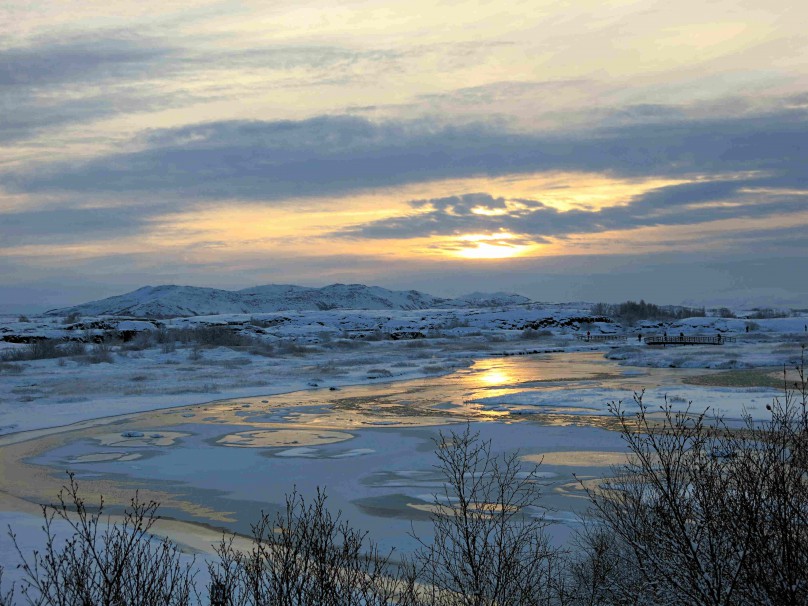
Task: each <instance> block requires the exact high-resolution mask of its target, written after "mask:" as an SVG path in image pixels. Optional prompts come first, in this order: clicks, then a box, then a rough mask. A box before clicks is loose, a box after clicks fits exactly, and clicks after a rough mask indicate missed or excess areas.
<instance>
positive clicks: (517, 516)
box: [414, 425, 557, 606]
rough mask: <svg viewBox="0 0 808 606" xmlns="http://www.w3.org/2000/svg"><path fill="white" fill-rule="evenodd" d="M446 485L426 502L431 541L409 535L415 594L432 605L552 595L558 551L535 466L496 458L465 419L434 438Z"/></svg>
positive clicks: (473, 605) (514, 457)
mask: <svg viewBox="0 0 808 606" xmlns="http://www.w3.org/2000/svg"><path fill="white" fill-rule="evenodd" d="M436 447H437V448H436V454H437V457H438V464H437V466H436V467H437V469H438V470H439V471H440V472H441V473H442V475H443V477H444V480H445V485H444V490H443V493H442V494H439V495H435V500H434V503H433V506H434V513H433V515H432V523H433V525H434V530H435V537H434V540H427V539H421V538H419V537H415V538H416V539H417V540H418V541H419V543H420V548H419V550H418V552H417V554H416V556H415V559H414V565H415V566H416V570H417V578H418V580H419V582H420V583H422V594H421V599H422V600H424V601H425V603H428V604H434V605H436V606H444V605H445V606H455V605H462V606H484V605H493V604H496V605H498V606H517V605H519V606H530V605H534V604H548V603H550V602H551V600H552V599H553V598H552V596H553V595H554V590H553V587H554V579H555V578H556V576H557V570H556V566H557V557H556V555H555V553H554V552H553V550H552V549H551V547H550V545H549V541H548V538H547V535H546V533H545V526H546V523H545V521H544V518H543V517H542V516H540V517H534V516H533V514H534V512H533V511H532V508H533V507H534V506H535V505H536V504H537V502H538V500H539V497H540V492H539V487H538V483H537V476H536V469H535V468H534V469H532V470H530V471H528V472H526V473H523V472H522V466H521V464H520V460H519V456H518V453H512V454H509V455H503V456H502V457H495V456H493V455H492V454H491V442H490V441H481V440H480V437H479V434H478V433H474V432H472V431H471V427H470V426H468V425H467V426H466V428H465V430H464V431H462V432H460V433H456V432H454V431H452V432H450V433H448V434H444V433H443V432H441V434H440V438H439V439H438V440H437V441H436Z"/></svg>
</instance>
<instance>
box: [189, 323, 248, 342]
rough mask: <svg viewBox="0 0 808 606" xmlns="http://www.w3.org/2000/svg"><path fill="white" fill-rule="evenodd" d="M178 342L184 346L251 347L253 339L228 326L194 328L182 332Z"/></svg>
mask: <svg viewBox="0 0 808 606" xmlns="http://www.w3.org/2000/svg"><path fill="white" fill-rule="evenodd" d="M180 340H181V341H182V342H183V343H185V344H196V345H200V346H203V347H241V346H244V345H252V343H253V339H252V338H250V337H248V336H245V335H242V334H241V333H239V332H237V331H236V330H233V329H232V328H230V327H228V326H196V327H194V328H187V329H185V330H183V331H182V335H181V338H180Z"/></svg>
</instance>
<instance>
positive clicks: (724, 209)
mask: <svg viewBox="0 0 808 606" xmlns="http://www.w3.org/2000/svg"><path fill="white" fill-rule="evenodd" d="M787 181H788V183H789V184H790V183H791V181H792V180H790V179H789V180H787ZM782 183H783V179H782V178H760V179H739V180H731V181H713V182H704V183H700V182H699V183H687V184H683V185H672V186H669V187H662V188H659V189H655V190H652V191H650V192H647V193H645V194H643V195H641V196H636V197H634V198H633V199H631V200H629V201H628V203H627V204H625V205H623V206H614V207H608V208H604V209H602V210H597V211H596V210H578V209H574V210H569V211H564V212H562V211H559V210H557V209H555V208H552V207H549V206H546V205H544V204H542V203H541V202H537V201H535V200H516V201H515V202H517V203H518V207H517V208H516V209H513V210H511V211H509V212H508V213H507V214H480V213H476V212H473V209H475V208H483V209H488V210H497V209H501V208H503V207H504V205H505V200H504V199H502V198H494V197H492V196H491V195H489V194H467V195H462V196H453V197H448V198H439V199H434V200H418V201H415V202H413V203H411V204H412V206H413V207H414V208H415V209H419V210H420V209H424V208H427V209H428V210H426V211H423V210H421V211H420V212H417V213H414V214H410V215H404V216H400V217H391V218H387V219H381V220H378V221H374V222H372V223H367V224H364V225H358V226H355V227H351V228H348V229H346V230H343V231H341V232H338V235H340V236H342V237H349V238H381V239H385V238H393V239H401V238H419V237H426V236H451V235H460V234H467V233H479V232H483V233H496V232H510V233H514V234H519V235H522V236H528V237H529V238H530V240H532V241H534V242H543V241H546V239H547V237H550V236H553V237H565V236H568V235H571V234H580V233H597V232H604V231H611V230H622V229H632V228H637V227H643V226H658V225H662V226H674V225H695V224H698V223H703V222H708V221H717V220H720V219H734V218H763V217H769V216H772V215H784V214H789V213H797V212H800V211H805V210H806V209H808V194H804V195H799V194H789V195H766V196H761V195H754V194H750V193H745V192H744V191H743V190H744V188H748V187H760V186H765V187H776V186H778V185H781V184H782ZM724 201H732V203H731V204H706V205H705V203H711V202H724Z"/></svg>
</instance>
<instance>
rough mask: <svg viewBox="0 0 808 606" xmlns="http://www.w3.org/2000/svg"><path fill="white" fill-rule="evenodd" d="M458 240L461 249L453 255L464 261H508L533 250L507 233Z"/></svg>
mask: <svg viewBox="0 0 808 606" xmlns="http://www.w3.org/2000/svg"><path fill="white" fill-rule="evenodd" d="M459 240H460V244H461V247H460V248H459V249H458V250H456V251H455V253H454V254H455V255H456V256H458V257H463V258H465V259H509V258H511V257H518V256H521V255H523V254H525V253H526V252H528V251H529V250H531V249H532V248H534V247H533V246H531V245H527V244H522V243H521V241H520V239H518V238H517V236H515V235H514V234H511V233H507V232H502V233H496V234H468V235H465V236H462V237H460V238H459ZM512 240H513V241H512Z"/></svg>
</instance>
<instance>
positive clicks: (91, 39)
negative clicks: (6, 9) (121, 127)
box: [0, 36, 177, 90]
mask: <svg viewBox="0 0 808 606" xmlns="http://www.w3.org/2000/svg"><path fill="white" fill-rule="evenodd" d="M176 53H177V50H176V49H172V48H170V47H169V46H167V45H165V44H162V43H160V42H157V41H154V40H144V39H138V38H137V37H119V38H110V37H101V38H99V37H95V36H85V37H75V38H73V39H70V40H66V41H57V40H45V41H41V42H40V43H39V44H35V45H29V46H24V47H12V48H6V49H3V50H0V87H3V89H4V90H8V88H10V87H27V88H31V87H46V86H53V85H56V84H58V85H64V84H71V85H75V84H77V83H82V82H88V81H91V82H99V81H103V80H107V79H122V78H126V79H133V78H136V77H143V76H145V75H148V74H150V73H153V71H154V70H155V68H156V66H157V65H160V64H163V63H165V62H166V61H167V60H168V59H169V58H170V57H171V56H172V55H174V54H176Z"/></svg>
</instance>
